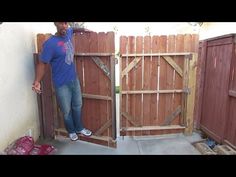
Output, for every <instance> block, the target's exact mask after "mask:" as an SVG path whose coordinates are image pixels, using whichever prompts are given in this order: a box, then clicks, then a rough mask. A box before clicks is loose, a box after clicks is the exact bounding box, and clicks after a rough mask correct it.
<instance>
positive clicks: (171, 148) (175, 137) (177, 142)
mask: <svg viewBox="0 0 236 177" xmlns="http://www.w3.org/2000/svg"><path fill="white" fill-rule="evenodd" d="M116 107H117V109H116V110H117V111H116V118H117V122H116V123H117V137H118V138H117V148H116V149H114V148H109V147H105V146H101V145H97V144H93V143H88V142H85V141H80V140H79V141H76V142H72V141H71V140H70V139H69V138H64V137H57V138H56V139H55V140H51V141H45V142H41V143H40V144H42V143H44V144H45V143H46V144H51V145H53V146H54V147H55V148H56V149H57V152H56V153H55V154H59V155H63V154H70V155H81V154H86V155H138V154H140V155H149V154H156V155H192V154H194V155H195V154H196V155H198V154H200V152H199V151H198V150H197V149H196V148H195V147H194V146H193V145H192V144H191V143H192V142H195V141H199V140H201V136H200V135H199V134H198V133H193V135H192V136H184V135H183V134H171V135H158V136H145V137H127V136H124V137H121V136H120V132H119V127H120V124H119V116H120V115H119V110H120V108H119V94H116Z"/></svg>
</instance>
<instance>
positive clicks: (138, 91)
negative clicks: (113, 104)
mask: <svg viewBox="0 0 236 177" xmlns="http://www.w3.org/2000/svg"><path fill="white" fill-rule="evenodd" d="M152 93H185V91H184V90H159V91H158V90H130V91H121V94H152Z"/></svg>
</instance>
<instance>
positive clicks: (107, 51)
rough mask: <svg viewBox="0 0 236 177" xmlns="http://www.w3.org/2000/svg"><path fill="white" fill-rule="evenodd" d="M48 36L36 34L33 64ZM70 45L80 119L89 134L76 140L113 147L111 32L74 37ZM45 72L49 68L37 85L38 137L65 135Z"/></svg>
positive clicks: (114, 132)
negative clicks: (77, 83) (78, 89)
mask: <svg viewBox="0 0 236 177" xmlns="http://www.w3.org/2000/svg"><path fill="white" fill-rule="evenodd" d="M49 36H50V35H49V34H47V35H44V34H38V36H37V44H38V54H35V55H34V56H35V62H38V61H37V59H38V57H39V54H40V52H41V48H42V43H43V42H44V41H45V40H46V39H47V38H48V37H49ZM73 43H74V46H75V58H74V59H75V60H74V62H75V63H76V69H77V74H78V77H79V79H80V84H81V90H82V94H83V107H82V119H83V123H84V126H85V127H86V128H88V129H90V130H92V132H93V135H92V136H91V137H85V136H82V135H80V137H79V138H80V139H81V140H85V141H89V142H93V143H97V144H102V145H105V146H111V147H116V141H115V140H116V117H115V115H116V114H115V58H114V52H115V42H114V33H113V32H108V33H94V32H93V33H90V34H76V35H75V36H74V38H73ZM49 70H50V67H48V68H47V73H46V75H45V76H44V78H43V80H42V82H41V84H42V94H41V95H40V96H38V105H39V116H40V125H41V129H40V130H41V136H43V137H44V138H48V137H54V136H55V135H65V136H67V132H66V130H65V127H64V123H63V117H62V113H61V111H60V109H59V106H58V104H57V100H56V95H55V91H54V88H53V85H52V80H51V72H50V71H49Z"/></svg>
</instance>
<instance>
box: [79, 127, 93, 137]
mask: <svg viewBox="0 0 236 177" xmlns="http://www.w3.org/2000/svg"><path fill="white" fill-rule="evenodd" d="M79 133H80V134H82V135H84V136H91V135H92V132H91V131H90V130H88V129H86V128H84V129H83V130H81V131H79Z"/></svg>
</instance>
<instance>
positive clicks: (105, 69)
mask: <svg viewBox="0 0 236 177" xmlns="http://www.w3.org/2000/svg"><path fill="white" fill-rule="evenodd" d="M92 59H93V61H94V62H95V63H96V65H97V66H98V67H99V68H100V69H101V70H102V71H103V72H104V74H105V75H106V76H107V77H108V78H109V79H110V80H111V73H110V70H109V69H108V67H107V66H106V65H105V64H104V63H103V62H102V60H101V59H100V58H99V57H92Z"/></svg>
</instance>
